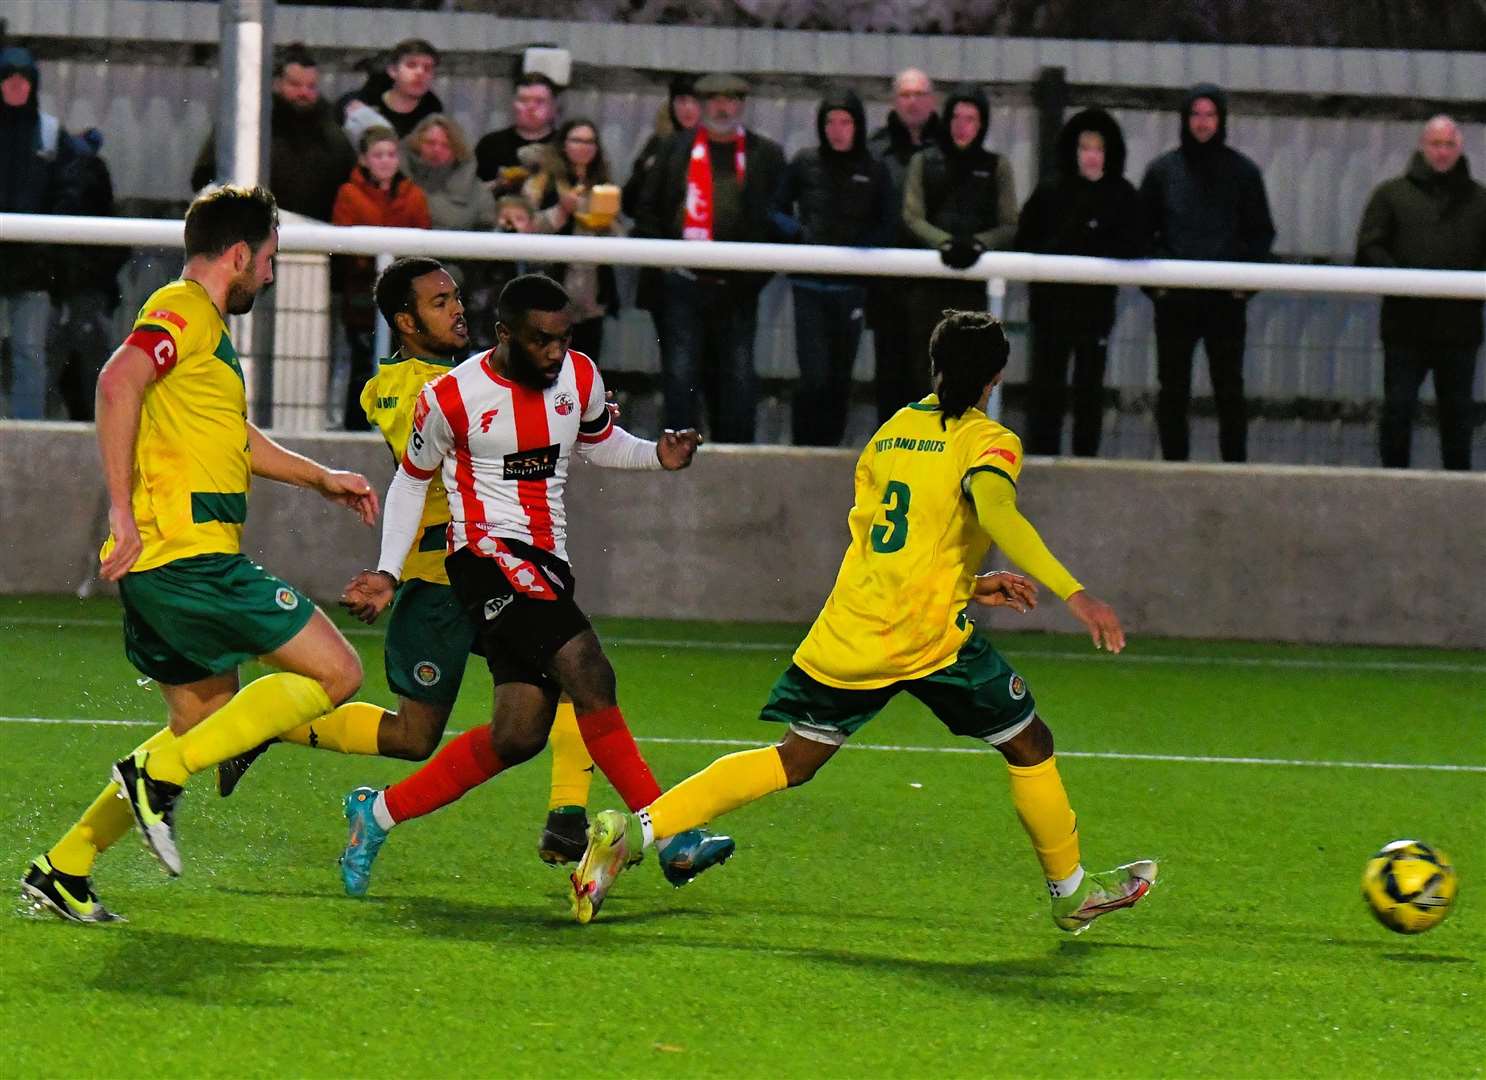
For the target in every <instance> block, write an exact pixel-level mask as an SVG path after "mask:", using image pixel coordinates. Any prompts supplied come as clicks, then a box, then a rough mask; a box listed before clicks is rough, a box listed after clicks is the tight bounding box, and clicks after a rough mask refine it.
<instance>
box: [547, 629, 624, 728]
mask: <svg viewBox="0 0 1486 1080" xmlns="http://www.w3.org/2000/svg"><path fill="white" fill-rule="evenodd" d="M584 636H585V637H586V638H587V639H588V641H587V642H584V643H583V644H581V645H577V647H576V648H574V649H573V651H572V652H568V650H567V648H566V647H565V648H564V650H563V652H564V653H567V655H565V656H563V658H562V663H561V664H560V665H559V666H558V667H557V675H558V681H559V683H560V684H561V685H562V688H563V690H565V691H566V692H567V695H568V697H570V698H572V699H573V709H574V710H575V711H576V712H577V713H578V715H579V716H583V715H584V714H586V713H591V712H598V711H599V710H600V709H610V708H613V707H614V706H615V705H616V704H618V702H619V697H618V694H619V679H618V677H617V676H616V675H615V674H614V665H612V664H610V663H609V658H608V657H607V656H605V655H604V650H603V649H602V648H600V647H599V643H598V638H596V637H594V636H593V635H592V634H587V635H584ZM577 640H579V639H575V644H576V642H577Z"/></svg>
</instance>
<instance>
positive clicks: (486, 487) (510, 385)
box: [402, 351, 616, 561]
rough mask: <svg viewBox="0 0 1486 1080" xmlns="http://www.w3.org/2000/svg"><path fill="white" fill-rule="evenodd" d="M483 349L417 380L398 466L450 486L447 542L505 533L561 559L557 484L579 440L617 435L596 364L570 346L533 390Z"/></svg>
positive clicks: (563, 538) (462, 543) (584, 443)
mask: <svg viewBox="0 0 1486 1080" xmlns="http://www.w3.org/2000/svg"><path fill="white" fill-rule="evenodd" d="M490 356H491V353H490V352H489V351H487V352H484V353H480V354H478V355H476V356H472V357H470V358H469V359H468V360H466V361H464V363H462V364H460V365H458V366H457V367H455V368H453V369H452V370H451V371H450V372H449V373H448V374H446V375H443V376H440V377H439V378H438V379H435V380H434V381H433V382H431V383H429V384H428V385H427V386H425V387H424V388H423V392H422V394H420V395H419V398H418V404H417V406H416V409H415V412H414V414H413V431H412V434H411V435H410V436H409V439H408V445H407V449H406V450H405V451H404V454H403V459H402V469H403V470H404V471H405V472H407V473H408V474H409V475H410V476H412V477H413V478H414V479H417V480H428V479H429V478H430V477H432V476H433V474H434V472H435V470H437V469H438V468H439V467H440V466H441V465H442V468H443V470H444V486H445V487H446V488H447V489H448V492H449V513H450V516H451V521H450V526H449V551H450V552H451V553H452V552H455V551H458V550H459V549H460V548H463V547H473V548H475V550H476V551H480V548H481V540H482V539H483V538H484V537H487V536H502V537H509V538H512V539H516V540H521V541H524V542H526V543H528V544H531V545H532V546H534V547H538V548H541V549H542V550H544V551H550V552H552V553H553V554H555V555H556V556H557V557H558V558H560V559H562V560H564V561H566V560H567V512H566V510H565V508H564V506H563V489H564V487H565V486H566V481H567V474H568V458H569V455H570V454H571V452H572V449H573V447H574V446H575V445H578V446H580V447H582V448H583V449H584V450H587V449H588V448H589V447H592V446H596V445H598V444H600V443H603V442H605V441H607V440H608V439H610V438H611V437H613V435H614V433H615V431H616V428H615V427H614V423H613V420H612V418H611V417H610V415H609V410H608V408H607V407H606V406H605V403H604V380H603V376H602V375H600V374H599V370H598V367H597V365H595V364H594V362H593V361H592V360H590V359H589V358H588V357H587V356H585V355H584V354H583V353H580V352H572V351H569V352H568V354H567V357H566V358H565V359H564V361H563V365H562V370H561V372H560V373H559V374H558V377H557V381H556V382H555V383H553V384H552V385H551V386H549V387H547V388H546V389H545V390H534V389H532V388H531V387H528V386H523V385H521V384H520V383H516V382H512V381H511V380H509V379H507V378H505V377H504V376H502V375H499V374H497V373H496V371H495V370H494V368H492V367H491V364H490Z"/></svg>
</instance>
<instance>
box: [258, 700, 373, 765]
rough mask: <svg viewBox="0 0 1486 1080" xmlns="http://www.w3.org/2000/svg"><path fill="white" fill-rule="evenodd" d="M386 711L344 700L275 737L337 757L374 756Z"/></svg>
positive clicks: (363, 702) (368, 703) (366, 703)
mask: <svg viewBox="0 0 1486 1080" xmlns="http://www.w3.org/2000/svg"><path fill="white" fill-rule="evenodd" d="M386 715H387V710H385V709H383V708H382V706H380V705H373V704H371V703H370V702H366V701H348V702H346V703H345V704H344V705H342V706H341V707H340V708H338V709H332V710H330V712H328V713H326V714H325V715H324V716H318V717H316V718H315V719H313V720H311V721H310V722H309V723H308V724H301V725H300V726H299V727H297V728H295V729H294V730H293V731H286V732H284V734H282V735H280V736H279V738H281V739H283V740H284V741H285V742H290V743H294V744H295V745H296V746H312V747H314V748H315V749H317V750H334V751H335V752H336V753H338V754H376V753H377V752H378V751H377V731H378V730H379V729H380V728H381V726H382V717H384V716H386Z"/></svg>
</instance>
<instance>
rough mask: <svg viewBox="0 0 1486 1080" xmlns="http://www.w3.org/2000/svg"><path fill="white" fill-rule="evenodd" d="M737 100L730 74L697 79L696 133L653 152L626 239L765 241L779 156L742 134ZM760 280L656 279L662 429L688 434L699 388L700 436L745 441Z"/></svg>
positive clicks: (742, 86) (749, 434)
mask: <svg viewBox="0 0 1486 1080" xmlns="http://www.w3.org/2000/svg"><path fill="white" fill-rule="evenodd" d="M747 94H748V84H747V83H746V82H744V81H743V80H742V79H740V78H738V76H736V75H723V74H716V75H707V76H705V77H703V78H701V79H699V80H697V96H698V97H699V98H701V99H702V122H701V124H700V125H699V126H698V127H697V129H696V131H679V132H677V133H676V134H675V135H672V136H671V137H670V139H669V140H667V142H666V144H665V146H664V147H662V148H661V150H660V152H659V154H657V156H656V160H655V167H654V168H653V169H652V170H651V172H650V176H649V177H648V178H647V179H646V181H645V189H644V191H643V192H642V193H641V196H640V204H639V206H638V207H637V216H636V219H635V234H636V235H639V236H658V237H663V238H666V239H682V240H693V241H697V242H699V243H705V242H710V241H714V240H737V241H751V242H756V243H762V242H768V241H771V240H773V239H775V231H774V226H773V223H772V220H771V218H770V213H771V210H772V204H773V197H774V193H775V192H776V191H777V190H778V189H779V182H780V179H781V177H782V176H783V173H784V151H783V150H781V149H780V148H779V144H778V143H776V142H774V140H772V139H769V138H767V137H765V136H763V135H760V134H759V133H758V132H756V131H749V130H747V129H746V128H745V127H744V125H743V102H744V99H745V98H746V97H747ZM768 280H769V275H768V274H763V273H754V272H744V271H736V270H725V271H718V270H705V271H703V270H698V271H691V270H679V269H678V270H668V271H667V272H666V275H665V281H664V284H663V285H662V289H663V291H664V294H665V305H666V315H665V328H666V333H667V334H668V335H669V338H670V343H669V345H668V346H667V348H666V349H665V350H664V352H663V357H664V358H665V360H666V363H667V366H666V370H665V373H664V377H665V425H666V427H672V428H687V427H695V426H696V419H697V397H698V395H699V394H701V393H702V391H703V390H705V397H706V401H707V415H708V417H709V421H710V430H709V432H708V434H709V435H710V436H711V437H712V438H713V439H715V440H717V441H719V442H733V443H750V442H753V436H754V422H755V413H756V407H757V400H758V387H757V383H758V377H757V374H756V372H755V371H754V366H753V338H754V331H755V329H756V328H757V325H758V294H759V291H760V290H761V289H762V288H763V287H764V285H765V284H766V283H767V282H768Z"/></svg>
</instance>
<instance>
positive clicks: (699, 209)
mask: <svg viewBox="0 0 1486 1080" xmlns="http://www.w3.org/2000/svg"><path fill="white" fill-rule="evenodd" d="M710 141H711V140H709V139H708V138H707V130H706V128H705V127H703V126H701V125H698V126H697V137H696V139H695V140H694V141H693V142H692V144H691V160H690V161H688V162H687V164H686V202H685V204H684V207H683V213H684V214H685V217H684V218H683V220H682V222H681V239H683V240H711V239H712V150H711V147H710V145H709V144H710ZM745 164H746V157H745V155H744V152H743V129H742V128H741V127H740V128H739V129H738V133H737V135H736V136H735V141H734V144H733V168H734V169H735V170H736V171H737V173H738V186H739V187H740V188H741V187H742V186H743V174H744V166H745Z"/></svg>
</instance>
